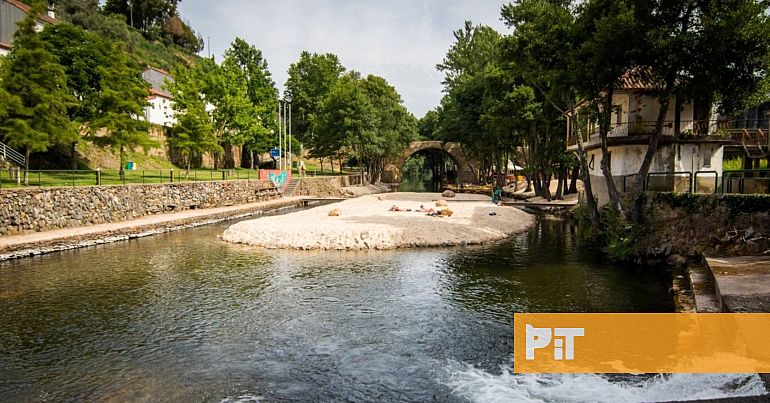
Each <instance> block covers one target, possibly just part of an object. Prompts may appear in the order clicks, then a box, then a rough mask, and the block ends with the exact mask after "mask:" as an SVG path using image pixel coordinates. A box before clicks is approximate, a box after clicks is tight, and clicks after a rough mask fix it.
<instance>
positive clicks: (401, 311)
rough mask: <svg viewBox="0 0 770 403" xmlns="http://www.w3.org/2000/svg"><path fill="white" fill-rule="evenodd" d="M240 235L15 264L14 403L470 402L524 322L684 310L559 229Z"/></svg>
mask: <svg viewBox="0 0 770 403" xmlns="http://www.w3.org/2000/svg"><path fill="white" fill-rule="evenodd" d="M226 225H229V224H220V225H212V226H208V227H201V228H198V229H193V230H189V231H183V232H178V233H171V234H165V235H159V236H154V237H149V238H142V239H138V240H132V241H130V242H124V243H116V244H109V245H102V246H99V247H95V248H90V249H83V250H79V251H73V252H67V253H61V254H52V255H44V256H40V257H36V258H30V259H24V260H19V261H14V262H5V263H2V264H0V311H1V312H3V321H2V322H0V368H2V372H0V401H3V402H14V401H22V402H26V401H40V400H45V399H47V400H55V401H125V400H132V401H147V402H155V401H190V400H200V401H207V402H217V401H222V400H223V399H226V398H229V399H230V401H232V398H233V397H235V396H250V397H255V396H260V397H263V398H265V399H266V400H267V401H431V400H436V401H445V402H453V401H454V402H460V401H465V398H464V397H462V396H461V395H458V394H457V393H455V391H454V389H453V388H452V387H451V386H448V385H447V383H446V382H444V381H442V379H443V378H444V377H445V376H446V367H447V364H448V363H450V362H455V363H464V364H472V365H474V366H475V367H476V368H478V369H479V370H483V371H488V372H489V373H491V374H500V373H501V369H500V365H501V364H502V363H506V362H509V361H510V357H511V352H512V351H511V349H512V347H511V342H512V340H511V321H512V314H513V312H514V311H517V310H518V311H524V310H526V311H568V312H571V311H591V312H611V311H631V312H666V311H672V310H673V303H672V301H671V299H670V298H669V296H668V294H667V287H668V279H667V276H666V275H665V274H661V273H655V272H646V271H642V272H640V271H636V270H633V269H631V270H629V269H627V268H624V267H620V266H617V265H612V264H610V263H607V262H604V261H602V260H601V259H600V258H598V257H596V256H594V255H593V254H591V253H590V252H589V251H586V250H584V249H582V248H581V247H579V246H578V244H577V242H576V238H575V234H576V232H575V231H576V229H575V228H574V227H573V226H571V225H569V224H567V223H565V222H563V221H559V220H555V221H554V220H540V221H538V224H537V225H536V227H534V228H533V229H532V230H531V231H529V232H527V233H525V234H522V235H520V236H518V237H515V238H513V239H510V240H508V241H506V242H502V243H498V244H494V245H486V246H479V247H467V248H448V249H447V248H436V249H425V250H401V251H362V252H321V251H313V252H308V251H296V252H292V251H266V250H258V249H253V248H250V247H248V246H241V245H230V244H226V243H224V242H221V241H220V240H219V239H218V235H220V234H221V233H222V231H223V230H224V228H225V227H226ZM464 364H463V365H464Z"/></svg>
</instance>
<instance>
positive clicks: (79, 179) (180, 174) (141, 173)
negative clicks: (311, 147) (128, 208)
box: [0, 168, 353, 188]
mask: <svg viewBox="0 0 770 403" xmlns="http://www.w3.org/2000/svg"><path fill="white" fill-rule="evenodd" d="M98 172H99V175H100V176H101V184H102V185H123V184H129V183H138V184H141V183H170V182H172V178H171V175H172V172H173V176H174V177H173V182H195V181H197V182H200V181H216V180H244V179H258V178H259V172H258V171H255V170H251V169H248V168H236V169H226V170H222V169H207V168H196V169H191V170H190V174H189V176H188V177H187V178H185V170H184V168H175V169H174V170H173V171H172V170H170V169H156V170H136V171H124V172H125V175H124V178H121V177H120V171H118V170H113V169H102V170H100V171H98ZM346 173H347V174H350V173H353V172H346ZM19 175H21V178H19V179H17V178H16V177H15V175H14V174H13V173H12V172H9V171H0V188H17V187H24V185H23V181H24V176H23V175H24V172H19ZM331 175H340V173H339V172H337V171H335V172H334V173H332V172H331V171H329V170H324V171H320V170H312V169H307V173H306V175H305V177H313V176H331ZM292 177H295V178H296V177H299V171H298V170H297V169H294V170H292ZM96 184H97V171H96V170H91V171H68V170H61V171H56V170H46V171H29V185H28V186H29V187H54V186H94V185H96Z"/></svg>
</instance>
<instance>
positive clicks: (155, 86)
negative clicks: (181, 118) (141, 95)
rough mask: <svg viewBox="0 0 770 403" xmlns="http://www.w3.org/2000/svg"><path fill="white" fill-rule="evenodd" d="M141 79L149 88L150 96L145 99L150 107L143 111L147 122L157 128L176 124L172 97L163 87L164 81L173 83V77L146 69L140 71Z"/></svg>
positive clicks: (166, 73) (150, 68)
mask: <svg viewBox="0 0 770 403" xmlns="http://www.w3.org/2000/svg"><path fill="white" fill-rule="evenodd" d="M142 77H144V79H145V80H147V82H148V83H150V86H151V88H150V93H151V95H150V96H149V97H148V98H147V101H149V102H150V105H149V106H147V107H146V108H145V111H144V114H145V117H146V118H147V121H148V122H150V123H152V124H156V125H159V126H165V127H171V126H173V125H174V123H176V118H175V117H174V110H173V109H172V108H171V105H172V103H173V102H174V97H173V96H172V95H171V93H170V92H168V91H167V90H166V89H164V88H163V86H164V85H165V80H168V81H170V82H173V81H174V76H172V75H171V74H170V73H168V72H166V71H163V70H160V69H156V68H154V67H148V68H146V69H144V70H143V71H142Z"/></svg>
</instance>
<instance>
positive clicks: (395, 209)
mask: <svg viewBox="0 0 770 403" xmlns="http://www.w3.org/2000/svg"><path fill="white" fill-rule="evenodd" d="M388 211H412V209H410V208H408V209H403V208H401V207H398V206H396V205H395V204H394V205H392V206H390V208H389V209H388ZM415 212H417V213H434V212H436V210H433V209H432V208H429V209H426V208H425V206H424V205H422V204H421V205H420V208H418V209H417V210H415Z"/></svg>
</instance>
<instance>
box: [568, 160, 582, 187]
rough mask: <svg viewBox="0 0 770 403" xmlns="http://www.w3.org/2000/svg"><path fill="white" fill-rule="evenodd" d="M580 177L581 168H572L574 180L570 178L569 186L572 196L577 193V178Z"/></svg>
mask: <svg viewBox="0 0 770 403" xmlns="http://www.w3.org/2000/svg"><path fill="white" fill-rule="evenodd" d="M578 175H580V167H579V166H577V167H574V168H572V178H570V184H569V192H570V194H572V193H577V178H578Z"/></svg>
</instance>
